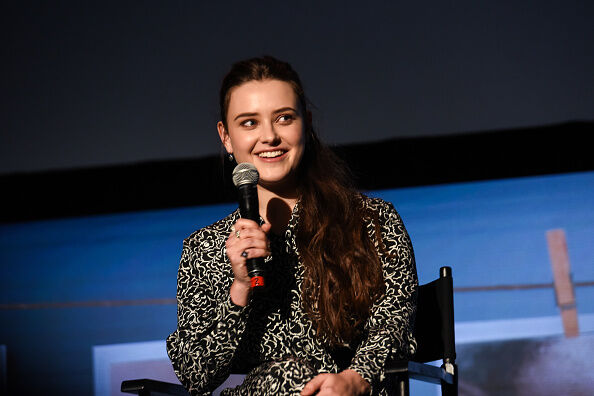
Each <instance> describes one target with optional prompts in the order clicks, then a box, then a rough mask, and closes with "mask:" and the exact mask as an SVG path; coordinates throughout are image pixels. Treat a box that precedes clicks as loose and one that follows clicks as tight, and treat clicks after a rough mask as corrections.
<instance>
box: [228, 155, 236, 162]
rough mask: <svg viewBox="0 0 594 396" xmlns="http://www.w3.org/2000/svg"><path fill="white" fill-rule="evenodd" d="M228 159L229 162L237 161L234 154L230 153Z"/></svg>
mask: <svg viewBox="0 0 594 396" xmlns="http://www.w3.org/2000/svg"><path fill="white" fill-rule="evenodd" d="M227 158H228V159H229V162H233V161H235V157H234V156H233V153H229V155H228V156H227Z"/></svg>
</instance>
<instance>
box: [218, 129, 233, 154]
mask: <svg viewBox="0 0 594 396" xmlns="http://www.w3.org/2000/svg"><path fill="white" fill-rule="evenodd" d="M217 130H218V131H219V138H221V143H223V146H225V150H227V153H229V154H233V146H231V139H230V138H229V132H227V130H226V129H225V125H223V121H219V122H217Z"/></svg>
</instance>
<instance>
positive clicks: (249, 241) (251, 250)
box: [225, 219, 270, 306]
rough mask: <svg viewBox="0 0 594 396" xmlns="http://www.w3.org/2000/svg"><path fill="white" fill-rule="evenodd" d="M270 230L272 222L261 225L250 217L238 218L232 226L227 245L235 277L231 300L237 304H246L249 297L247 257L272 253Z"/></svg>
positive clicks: (249, 282)
mask: <svg viewBox="0 0 594 396" xmlns="http://www.w3.org/2000/svg"><path fill="white" fill-rule="evenodd" d="M268 231H270V224H267V223H265V224H263V225H262V226H261V227H260V226H259V225H258V224H257V223H256V222H255V221H253V220H248V219H239V220H237V222H236V223H235V224H234V225H233V227H232V228H231V232H230V233H229V237H228V238H227V242H226V243H225V246H226V248H227V257H229V261H230V262H231V269H232V270H233V277H234V278H233V284H232V285H231V290H230V294H231V301H233V303H234V304H236V305H240V306H246V305H247V303H248V299H249V294H250V290H251V279H250V277H249V276H248V273H247V267H246V261H247V259H249V258H256V257H266V256H269V255H270V247H269V244H268V237H267V233H268Z"/></svg>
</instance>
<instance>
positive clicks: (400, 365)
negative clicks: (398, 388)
mask: <svg viewBox="0 0 594 396" xmlns="http://www.w3.org/2000/svg"><path fill="white" fill-rule="evenodd" d="M386 374H394V375H408V376H409V377H410V378H414V379H417V380H420V381H424V382H431V383H433V384H440V383H441V381H443V382H446V383H448V384H453V383H454V376H453V375H452V374H450V373H448V372H446V370H445V368H443V367H436V366H432V365H430V364H425V363H419V362H414V361H406V360H398V361H394V362H392V363H391V364H390V365H389V366H388V368H387V369H386Z"/></svg>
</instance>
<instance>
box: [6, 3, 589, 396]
mask: <svg viewBox="0 0 594 396" xmlns="http://www.w3.org/2000/svg"><path fill="white" fill-rule="evenodd" d="M1 9H2V12H1V13H0V14H1V15H0V20H1V21H2V27H1V30H2V44H3V45H2V50H1V51H2V53H3V57H2V58H3V59H4V60H3V61H2V64H1V67H2V73H1V75H0V81H1V84H2V85H1V87H2V95H1V96H0V100H1V101H2V103H1V104H2V105H1V107H0V114H1V120H0V121H1V123H0V128H1V131H2V133H1V135H0V185H1V186H2V194H1V198H0V199H1V201H0V207H1V213H0V220H1V222H2V223H1V224H0V260H1V261H0V265H1V267H0V323H1V326H0V393H2V394H4V393H6V394H11V395H13V394H14V395H29V394H39V393H45V394H52V395H53V394H56V395H59V394H81V395H85V394H97V395H99V394H101V395H103V394H105V395H107V394H117V391H116V390H115V389H116V388H117V387H119V385H118V382H119V381H120V380H121V378H122V376H124V377H125V376H129V375H133V376H141V377H151V376H152V377H159V376H163V377H164V378H169V377H170V376H171V372H170V371H169V372H167V370H170V368H169V366H168V362H167V360H166V357H165V356H164V355H163V353H164V349H163V344H162V343H163V340H164V338H165V337H166V336H167V335H168V334H169V333H170V332H171V331H173V329H174V328H175V325H176V318H175V278H176V271H177V265H178V260H179V255H180V253H181V241H182V239H183V238H185V237H186V236H188V235H189V234H190V233H191V232H193V231H194V230H195V229H198V228H200V227H203V226H205V225H208V224H210V223H212V222H213V221H215V220H217V219H219V218H221V217H223V216H224V215H226V214H227V213H228V212H230V211H232V210H233V209H234V208H235V207H236V205H235V204H234V203H233V199H234V197H233V189H232V188H230V186H229V182H228V180H227V176H228V169H226V168H225V167H224V166H223V165H222V160H221V158H220V152H221V148H220V143H219V141H218V136H217V134H216V129H215V125H216V122H217V121H218V104H217V102H218V88H219V84H220V81H221V79H222V77H223V76H224V74H225V73H226V71H227V70H228V69H229V67H230V65H231V63H232V62H234V61H237V60H240V59H243V58H246V57H252V56H259V55H262V54H270V55H273V56H276V57H278V58H280V59H283V60H286V61H289V62H290V63H291V64H292V65H293V66H294V68H295V69H296V70H297V71H298V72H299V73H300V75H301V78H302V80H303V82H304V85H305V89H306V93H307V95H308V97H309V99H310V100H311V102H312V103H313V105H314V110H313V117H314V124H315V125H316V128H317V130H318V131H319V133H320V135H321V136H322V138H323V139H324V140H325V141H326V142H327V143H329V144H331V145H332V146H333V147H334V148H335V150H336V151H337V153H339V155H341V156H342V157H343V158H344V159H345V160H346V161H347V162H348V163H349V164H350V165H351V167H352V168H353V170H354V173H355V176H356V177H357V179H358V183H359V187H360V188H361V189H362V190H364V191H366V192H368V193H369V194H371V195H375V196H380V197H382V198H384V199H387V200H389V201H391V202H393V203H394V204H395V206H396V208H397V209H398V210H399V212H400V214H401V215H402V217H403V218H404V221H405V223H406V225H407V227H408V230H409V233H410V234H411V238H412V240H413V244H414V246H415V252H416V256H417V266H418V271H419V276H420V280H421V282H428V281H430V280H431V279H433V278H435V277H436V276H437V270H438V268H439V267H440V266H443V265H450V266H452V267H453V275H454V286H455V289H456V290H455V302H456V321H457V332H458V333H457V335H458V342H459V347H458V351H459V359H458V360H459V364H460V374H461V377H460V380H461V383H462V385H463V386H461V393H463V394H469V395H482V394H494V395H495V394H572V395H573V394H575V395H579V394H589V393H588V390H591V389H592V388H593V387H594V373H593V372H592V369H591V367H588V365H587V362H588V361H589V360H591V356H592V355H593V354H594V341H593V336H592V334H593V333H592V332H593V331H594V303H593V301H594V246H593V245H594V244H593V243H592V241H594V211H593V210H592V208H593V207H594V156H592V154H591V149H590V147H591V145H589V144H587V141H589V140H588V138H589V135H591V134H592V132H594V73H592V70H594V49H593V47H592V42H593V41H594V29H593V28H592V24H591V21H592V18H593V17H594V3H592V2H586V1H563V2H561V1H554V0H544V1H538V2H537V1H524V2H520V3H517V2H507V1H502V2H497V3H492V2H481V1H458V2H455V3H451V2H443V1H436V0H430V1H427V2H422V3H412V2H388V1H369V2H366V3H364V4H363V3H360V2H338V1H327V2H308V1H304V2H298V3H279V2H273V1H268V0H267V1H261V2H254V3H249V4H248V3H245V2H239V1H223V2H218V3H210V2H195V1H170V2H162V1H143V2H134V1H120V2H112V1H104V2H74V1H44V2H41V1H32V2H26V3H25V2H13V3H9V4H3V5H2V6H1ZM551 235H552V236H551ZM560 241H561V242H560ZM559 246H561V247H559ZM559 254H561V255H562V256H563V255H564V256H563V257H565V258H566V260H565V261H566V262H567V263H568V264H569V265H568V266H565V267H564V268H562V270H559V266H556V264H555V263H556V262H558V261H555V259H554V257H558V255H559ZM555 271H557V272H555ZM559 285H564V286H563V288H562V289H560V286H559ZM559 293H561V294H559ZM560 295H562V296H568V295H569V296H570V297H571V296H572V297H573V300H571V299H570V300H568V301H565V300H563V301H560V300H559V296H560ZM572 301H573V302H572ZM519 356H521V359H520V358H519ZM551 362H555V364H551ZM512 363H513V364H512ZM559 367H563V369H562V370H561V369H559ZM164 370H165V371H164ZM138 371H140V372H142V373H147V374H146V375H143V374H138ZM552 372H555V375H549V374H550V373H552ZM547 373H549V374H547ZM168 376H169V377H168ZM543 378H547V381H548V382H547V381H544V383H545V385H542V384H543ZM114 384H115V385H114ZM415 391H416V392H417V394H435V389H434V388H432V387H430V386H417V387H416V388H414V387H413V393H414V392H415ZM547 392H548V393H547Z"/></svg>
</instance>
